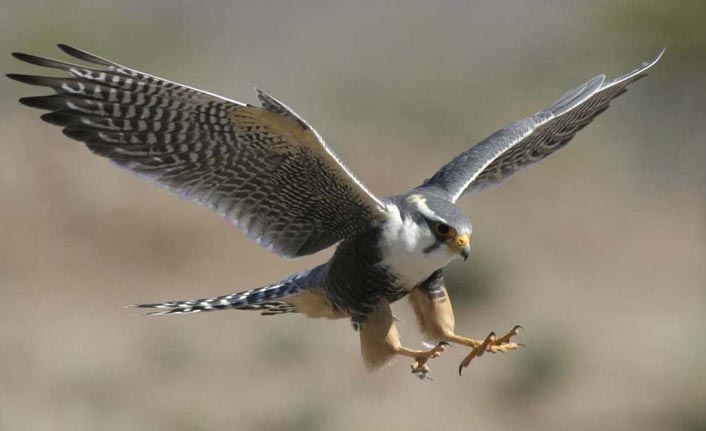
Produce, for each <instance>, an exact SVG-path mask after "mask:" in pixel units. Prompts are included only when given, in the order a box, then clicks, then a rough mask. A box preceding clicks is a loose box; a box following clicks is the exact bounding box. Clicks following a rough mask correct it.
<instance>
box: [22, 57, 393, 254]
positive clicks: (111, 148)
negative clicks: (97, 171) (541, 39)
mask: <svg viewBox="0 0 706 431" xmlns="http://www.w3.org/2000/svg"><path fill="white" fill-rule="evenodd" d="M59 47H60V48H61V49H62V50H63V51H64V52H66V53H67V54H69V55H71V56H73V57H75V58H77V59H79V60H83V61H85V62H87V63H90V66H78V65H73V64H69V63H64V62H61V61H56V60H50V59H45V58H40V57H35V56H31V55H27V54H19V53H15V54H14V56H15V57H16V58H18V59H20V60H22V61H25V62H27V63H31V64H34V65H37V66H43V67H49V68H55V69H60V70H63V71H65V72H68V73H69V74H70V77H61V78H59V77H43V76H29V75H18V74H11V75H8V77H10V78H12V79H15V80H18V81H21V82H24V83H27V84H33V85H41V86H46V87H50V88H52V89H53V90H54V91H55V93H56V94H54V95H50V96H39V97H26V98H23V99H20V102H22V103H23V104H25V105H29V106H32V107H35V108H40V109H46V110H49V111H51V112H49V113H47V114H44V115H42V119H43V120H45V121H47V122H49V123H52V124H56V125H58V126H61V127H63V131H64V134H66V135H67V136H69V137H71V138H74V139H77V140H79V141H82V142H83V143H84V144H86V146H87V147H88V148H89V149H90V150H91V151H92V152H94V153H95V154H97V155H99V156H102V157H106V158H108V159H110V160H112V161H113V162H115V163H116V164H118V165H119V166H121V167H123V168H126V169H128V170H130V171H132V172H134V173H136V174H137V175H139V176H141V177H144V178H146V179H149V180H150V181H152V182H154V183H156V184H157V185H159V186H161V187H163V188H165V189H167V190H170V191H172V192H175V193H178V194H179V195H180V196H181V197H183V198H184V199H188V200H191V201H193V202H196V203H198V204H200V205H203V206H206V207H208V208H210V209H211V210H213V211H215V212H216V213H218V214H220V215H221V216H223V217H224V218H226V219H227V220H229V221H231V222H232V223H233V224H235V225H236V226H237V227H239V228H240V229H242V230H243V231H245V232H246V234H247V235H248V237H249V238H251V239H254V240H256V241H257V242H258V243H260V244H261V245H262V246H264V247H267V248H269V249H271V250H272V251H273V252H275V253H277V254H279V255H281V256H284V257H290V258H292V257H298V256H303V255H307V254H311V253H314V252H317V251H319V250H322V249H324V248H326V247H329V246H330V245H333V244H334V243H336V242H338V241H340V240H342V239H344V238H348V237H350V236H352V235H355V234H356V233H358V232H360V231H361V230H364V229H367V228H369V227H370V226H371V225H374V224H376V223H377V222H378V221H379V220H380V219H381V218H383V217H384V206H383V204H382V202H381V201H380V200H378V199H377V198H376V197H375V196H374V195H373V194H372V193H370V192H369V191H368V190H367V189H366V188H365V186H364V185H363V184H362V183H361V182H360V181H359V180H358V179H356V178H355V176H353V174H352V173H351V172H350V171H349V170H348V169H347V168H346V167H345V166H344V165H343V163H341V161H340V160H339V159H338V158H337V157H336V156H335V155H334V153H333V152H332V151H331V149H330V148H329V147H328V146H327V145H326V144H325V143H324V141H323V140H322V139H321V137H320V136H319V135H318V133H317V132H316V131H315V130H314V129H313V128H312V127H311V126H309V125H308V124H307V123H306V122H304V120H303V119H302V118H301V117H299V116H298V115H297V114H296V113H294V112H293V111H292V110H291V109H289V108H288V107H287V106H285V105H284V104H282V103H281V102H279V101H278V100H276V99H274V98H273V97H271V96H269V95H267V94H266V93H264V92H263V91H260V90H258V98H259V100H260V103H261V105H262V106H261V107H255V106H251V105H245V104H242V103H239V102H235V101H232V100H228V99H225V98H222V97H220V96H216V95H214V94H210V93H207V92H204V91H201V90H197V89H194V88H190V87H187V86H184V85H181V84H177V83H174V82H170V81H167V80H164V79H161V78H158V77H155V76H151V75H148V74H145V73H142V72H139V71H136V70H133V69H130V68H127V67H124V66H121V65H119V64H117V63H113V62H111V61H108V60H106V59H103V58H100V57H97V56H95V55H93V54H89V53H87V52H84V51H80V50H78V49H75V48H71V47H69V46H66V45H59Z"/></svg>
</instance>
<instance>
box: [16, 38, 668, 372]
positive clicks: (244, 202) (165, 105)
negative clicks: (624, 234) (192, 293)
mask: <svg viewBox="0 0 706 431" xmlns="http://www.w3.org/2000/svg"><path fill="white" fill-rule="evenodd" d="M58 47H59V48H60V49H61V50H62V51H64V52H65V53H66V54H68V55H69V56H71V57H74V58H75V59H77V60H80V61H82V62H83V63H85V64H83V65H76V64H71V63H66V62H63V61H58V60H52V59H48V58H42V57H37V56H33V55H28V54H22V53H14V54H13V55H14V57H15V58H17V59H19V60H21V61H23V62H26V63H30V64H33V65H36V66H41V67H46V68H51V69H58V70H59V71H62V72H66V75H65V76H63V77H48V76H34V75H21V74H8V75H7V76H8V77H9V78H12V79H14V80H17V81H20V82H23V83H26V84H30V85H38V86H44V87H49V88H51V89H52V90H53V91H54V93H55V94H53V95H47V96H35V97H25V98H22V99H20V102H21V103H22V104H24V105H27V106H30V107H33V108H39V109H43V110H47V111H49V112H48V113H45V114H43V115H42V116H41V118H42V120H44V121H46V122H48V123H51V124H55V125H57V126H59V127H62V128H63V132H64V134H65V135H66V136H68V137H69V138H73V139H76V140H78V141H81V142H83V143H84V144H85V145H86V147H88V149H89V150H90V151H92V152H93V153H95V154H97V155H99V156H101V157H105V158H107V159H109V160H111V161H112V162H114V163H115V164H117V165H118V166H120V167H122V168H125V169H127V170H129V171H132V172H133V173H135V174H137V175H138V176H140V177H142V178H145V179H147V180H149V181H151V182H153V183H154V184H156V185H158V186H160V187H163V188H165V189H167V190H169V191H171V192H174V193H177V194H178V195H179V196H181V197H182V198H183V199H186V200H190V201H193V202H195V203H197V204H199V205H202V206H205V207H207V208H209V209H211V210H212V211H214V212H215V213H217V214H219V215H221V216H222V217H224V218H225V219H226V220H228V221H230V222H232V223H233V224H234V225H235V226H236V227H238V228H240V229H241V230H242V231H244V232H245V234H246V235H247V236H248V238H250V239H252V240H254V241H256V242H257V243H258V244H260V245H261V246H263V247H266V248H267V249H269V250H271V251H272V252H273V253H275V254H277V255H278V256H280V257H283V258H297V257H300V256H305V255H309V254H312V253H316V252H318V251H320V250H324V249H326V248H328V247H332V246H334V245H336V250H335V252H334V254H333V257H331V259H330V260H329V261H328V262H326V263H323V264H321V265H319V266H316V267H314V268H310V269H307V270H304V271H301V272H298V273H295V274H293V275H291V276H289V277H287V278H285V279H284V280H281V281H278V282H276V283H272V284H269V285H266V286H263V287H258V288H255V289H250V290H246V291H242V292H238V293H230V294H227V295H223V296H215V297H210V298H205V299H193V300H186V301H169V302H161V303H152V304H140V305H135V307H140V308H151V309H154V310H156V311H154V312H153V313H151V314H161V315H165V314H193V313H200V312H207V311H216V310H257V311H260V312H261V314H264V315H275V314H285V313H301V314H303V315H306V316H307V317H313V318H327V319H350V320H351V322H352V325H353V328H354V329H355V330H356V331H357V332H358V336H359V338H360V345H361V352H362V357H363V360H364V362H365V364H366V366H367V367H368V368H369V369H371V370H373V369H377V368H379V367H381V366H382V365H384V364H386V363H388V362H390V360H391V359H393V358H394V357H396V356H398V355H402V356H405V357H409V358H411V359H412V361H413V363H412V366H411V367H412V372H413V373H414V374H415V375H417V376H418V377H420V378H424V377H428V376H427V374H428V372H429V366H428V361H429V359H431V358H435V357H438V356H439V355H440V354H441V353H442V352H443V351H444V349H445V348H446V347H448V346H449V345H450V343H455V344H460V345H463V346H467V347H468V348H469V349H470V352H469V353H468V355H467V356H466V357H465V358H464V359H463V361H462V362H461V364H460V366H459V374H461V372H462V370H463V369H464V368H465V367H467V366H468V365H469V364H470V362H471V361H472V360H473V359H474V358H477V357H480V356H482V355H483V354H484V353H486V352H491V353H496V352H507V351H509V350H513V349H517V348H518V346H519V344H518V343H516V342H515V341H513V337H515V336H516V335H517V334H518V332H519V330H520V329H521V327H520V326H519V325H517V326H515V327H513V328H512V329H511V330H510V331H508V332H507V333H506V334H504V335H502V336H496V334H495V333H494V332H491V333H490V334H488V335H487V336H486V337H485V338H480V339H473V338H469V337H465V336H462V335H458V334H457V333H456V331H455V323H454V314H453V309H452V307H451V300H450V298H449V295H448V292H447V290H446V287H445V284H444V275H443V270H444V268H445V267H446V265H448V264H449V262H451V261H453V260H455V259H463V260H466V259H468V256H469V253H470V250H471V249H470V246H471V245H470V244H471V236H472V232H473V228H472V226H471V223H470V221H469V220H468V218H467V217H466V216H464V214H463V213H462V212H461V210H460V209H459V208H458V207H457V206H456V201H457V200H458V199H459V198H461V197H462V196H464V195H468V194H471V193H475V192H478V191H480V190H483V189H484V188H486V187H487V186H490V185H494V184H498V183H500V182H501V181H503V180H505V179H507V178H509V177H510V176H512V175H513V174H514V173H515V172H517V171H519V170H520V169H522V168H524V167H526V166H528V165H531V164H533V163H535V162H538V161H540V160H542V159H544V158H545V157H547V156H549V155H550V154H552V153H554V152H555V151H556V150H558V149H559V148H561V147H563V146H564V145H566V144H567V143H568V142H569V141H570V140H571V139H572V138H573V137H574V135H576V133H577V132H578V131H579V130H581V129H582V128H583V127H585V126H587V125H588V124H589V123H590V122H591V121H593V119H594V118H595V117H596V116H598V114H600V113H602V112H603V111H605V110H606V109H607V108H608V106H609V104H610V102H611V101H612V100H613V99H614V98H616V97H618V96H620V95H621V94H623V93H625V91H626V88H627V86H628V85H629V84H631V83H632V82H634V81H636V80H638V79H640V78H642V77H643V76H645V75H646V71H647V69H649V68H650V67H652V66H653V65H654V64H655V63H656V62H657V61H658V60H659V59H660V57H661V56H662V54H663V53H664V50H662V52H660V53H659V54H658V55H657V56H656V57H655V58H654V59H652V60H650V61H648V62H645V63H643V64H642V65H641V66H640V67H638V68H637V69H635V70H633V71H632V72H630V73H628V74H626V75H623V76H621V77H619V78H616V79H613V80H611V81H606V78H605V76H604V75H598V76H596V77H595V78H592V79H590V80H589V81H587V82H585V83H584V84H582V85H580V86H578V87H576V88H575V89H573V90H571V91H568V92H567V93H566V94H564V95H563V96H562V97H561V98H559V100H557V101H556V102H555V103H553V104H552V105H550V106H549V107H547V108H545V109H543V110H541V111H539V112H537V113H536V114H534V115H532V116H530V117H527V118H525V119H522V120H520V121H518V122H516V123H513V124H511V125H510V126H508V127H505V128H503V129H501V130H499V131H497V132H495V133H494V134H492V135H490V136H489V137H488V138H486V139H485V140H483V141H481V142H480V143H479V144H477V145H475V146H473V147H471V148H470V149H469V150H467V151H465V152H463V153H461V154H460V155H458V156H456V157H455V158H454V159H452V160H451V161H450V162H448V163H447V164H446V165H444V166H442V167H441V169H439V170H438V171H437V172H436V173H434V174H433V175H432V176H431V177H430V178H428V179H426V180H424V181H423V182H422V183H421V184H420V185H419V186H418V187H415V188H414V189H412V190H410V191H407V192H405V193H401V194H398V195H395V196H391V197H386V198H383V197H378V196H376V195H375V194H373V193H372V192H371V191H370V190H369V189H368V188H367V187H366V186H365V185H364V184H363V183H362V182H361V181H360V180H359V179H358V178H356V177H355V176H354V175H353V173H352V172H351V170H350V169H348V168H347V167H346V166H345V165H344V164H343V162H342V161H341V160H340V159H339V158H338V157H337V156H336V154H335V153H334V152H333V150H332V149H331V148H330V147H329V146H328V145H327V144H326V143H325V142H324V140H323V139H322V137H321V136H320V135H319V134H318V133H317V132H316V130H315V129H314V128H313V127H311V126H310V125H309V124H308V123H307V122H306V121H304V119H303V118H302V117H300V116H299V115H298V114H297V113H295V112H294V111H293V110H292V109H290V108H289V107H288V106H286V105H285V104H284V103H282V102H280V101H279V100H277V99H275V98H274V97H272V96H270V95H269V94H267V93H265V92H264V91H262V90H259V89H257V98H258V100H259V106H255V105H251V104H243V103H240V102H236V101H234V100H230V99H227V98H224V97H221V96H217V95H215V94H212V93H208V92H205V91H202V90H198V89H195V88H192V87H188V86H186V85H182V84H178V83H175V82H172V81H168V80H166V79H162V78H158V77H156V76H153V75H149V74H146V73H143V72H140V71H137V70H135V69H131V68H129V67H125V66H122V65H120V64H118V63H114V62H112V61H110V60H107V59H105V58H101V57H98V56H96V55H93V54H90V53H88V52H85V51H82V50H79V49H76V48H73V47H70V46H67V45H58ZM67 75H68V76H67ZM404 297H408V298H409V301H410V302H411V305H412V308H413V310H414V313H415V315H416V318H417V321H418V324H419V327H420V329H421V332H422V334H423V335H424V337H425V339H427V340H428V341H429V342H430V344H428V345H426V346H424V348H423V349H411V348H408V347H405V346H403V345H402V343H401V340H400V336H399V333H398V331H397V329H396V327H395V318H394V316H393V315H392V312H391V310H390V304H392V303H393V302H395V301H397V300H399V299H402V298H404ZM434 343H435V344H434Z"/></svg>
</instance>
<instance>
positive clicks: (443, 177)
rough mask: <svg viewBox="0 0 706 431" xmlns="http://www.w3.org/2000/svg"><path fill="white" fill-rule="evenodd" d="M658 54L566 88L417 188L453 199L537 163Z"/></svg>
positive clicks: (641, 73)
mask: <svg viewBox="0 0 706 431" xmlns="http://www.w3.org/2000/svg"><path fill="white" fill-rule="evenodd" d="M662 54H664V49H663V50H662V51H660V53H659V54H657V56H656V57H655V58H653V59H652V60H650V61H647V62H644V63H643V64H642V65H641V66H640V67H638V68H637V69H635V70H633V71H632V72H630V73H628V74H626V75H623V76H621V77H618V78H615V79H613V80H612V81H609V82H604V81H605V75H598V76H596V77H594V78H593V79H591V80H589V81H588V82H586V83H584V84H582V85H580V86H579V87H577V88H575V89H573V90H571V91H568V92H567V93H566V94H564V95H563V96H562V97H561V98H560V99H559V100H557V101H556V102H555V103H553V104H552V105H551V106H549V107H547V108H545V109H543V110H541V111H539V112H537V113H536V114H534V115H532V116H531V117H528V118H525V119H522V120H520V121H518V122H516V123H514V124H511V125H510V126H508V127H505V128H504V129H501V130H498V131H497V132H495V133H493V134H492V135H490V136H489V137H487V138H486V139H484V140H483V141H481V142H480V143H479V144H478V145H476V146H474V147H472V148H471V149H469V150H468V151H465V152H463V153H461V154H460V155H458V156H457V157H456V158H454V159H453V160H451V161H450V162H449V163H447V164H446V165H444V166H443V167H442V168H441V169H439V171H438V172H437V173H436V174H434V176H432V177H431V178H429V179H428V180H426V181H425V182H424V184H423V185H422V186H421V187H422V188H434V189H439V190H443V191H445V192H446V193H448V196H449V199H450V200H451V201H452V202H455V201H456V200H457V199H458V198H459V197H461V196H462V195H463V194H464V193H476V192H479V191H481V190H483V189H484V188H485V187H487V186H490V185H494V184H498V183H500V182H501V181H503V180H506V179H507V178H509V177H510V176H511V175H513V174H514V173H515V172H517V171H519V170H520V169H522V168H524V167H526V166H528V165H531V164H532V163H535V162H538V161H540V160H542V159H544V158H545V157H547V156H549V155H550V154H552V153H553V152H554V151H556V150H558V149H559V148H561V147H563V146H564V145H566V144H568V143H569V141H570V140H571V139H572V138H573V137H574V135H576V133H577V132H578V131H579V130H581V129H583V128H584V127H586V126H587V125H588V124H589V123H591V121H593V119H594V118H596V117H597V116H598V115H599V114H600V113H602V112H603V111H605V110H606V109H608V106H609V104H610V101H611V100H613V99H615V98H616V97H618V96H620V95H621V94H623V93H625V92H626V91H627V86H628V85H629V84H631V83H633V82H635V81H637V80H638V79H640V78H642V77H644V76H646V75H647V73H646V70H647V69H649V68H650V67H652V66H653V65H654V64H655V63H657V61H659V59H660V58H661V57H662Z"/></svg>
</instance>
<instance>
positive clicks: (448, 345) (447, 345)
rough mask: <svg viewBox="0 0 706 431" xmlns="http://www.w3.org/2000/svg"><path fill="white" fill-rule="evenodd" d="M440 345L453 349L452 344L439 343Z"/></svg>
mask: <svg viewBox="0 0 706 431" xmlns="http://www.w3.org/2000/svg"><path fill="white" fill-rule="evenodd" d="M439 345H440V346H444V347H453V346H452V345H451V343H447V342H446V341H441V342H439Z"/></svg>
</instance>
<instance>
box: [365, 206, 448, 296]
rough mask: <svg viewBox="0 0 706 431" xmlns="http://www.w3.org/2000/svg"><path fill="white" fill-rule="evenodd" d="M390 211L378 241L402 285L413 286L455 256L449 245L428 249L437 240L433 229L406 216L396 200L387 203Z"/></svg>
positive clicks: (387, 265) (384, 262) (389, 268)
mask: <svg viewBox="0 0 706 431" xmlns="http://www.w3.org/2000/svg"><path fill="white" fill-rule="evenodd" d="M387 213H388V219H387V221H386V222H385V224H384V225H383V226H382V234H381V237H380V242H379V243H378V245H379V247H380V250H381V251H382V262H381V263H380V264H381V265H384V266H386V267H387V269H388V270H389V271H390V272H392V273H393V274H394V275H395V276H397V278H398V284H399V285H400V286H401V287H405V288H407V289H410V290H411V289H412V288H414V287H415V286H417V285H418V284H419V283H421V282H423V281H424V280H426V279H427V278H428V277H429V276H430V275H431V274H432V273H433V272H434V271H436V270H437V269H439V268H443V267H445V266H446V265H447V264H448V263H449V262H450V261H451V260H452V259H453V258H454V257H455V254H453V253H451V252H450V251H449V249H448V248H447V247H446V246H441V247H437V248H435V249H433V250H432V251H430V252H428V253H425V252H424V249H426V248H427V247H429V246H431V245H432V244H434V243H435V242H436V238H435V237H434V235H433V234H432V232H431V230H430V229H429V228H428V227H427V226H419V225H417V224H416V223H415V222H414V220H412V219H411V218H403V217H402V216H401V214H400V210H399V208H397V206H396V205H394V204H388V205H387Z"/></svg>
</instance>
